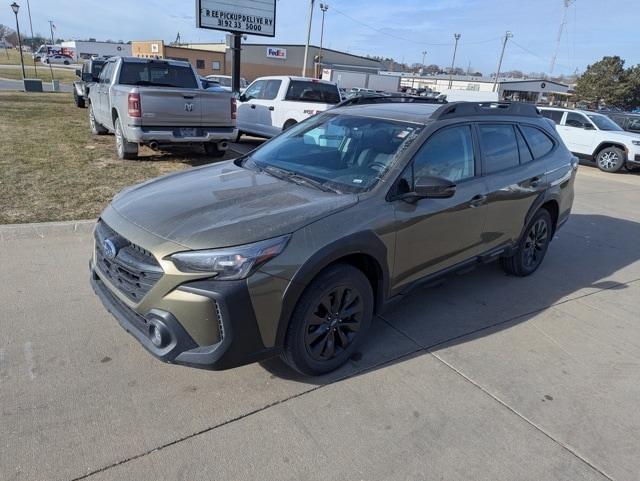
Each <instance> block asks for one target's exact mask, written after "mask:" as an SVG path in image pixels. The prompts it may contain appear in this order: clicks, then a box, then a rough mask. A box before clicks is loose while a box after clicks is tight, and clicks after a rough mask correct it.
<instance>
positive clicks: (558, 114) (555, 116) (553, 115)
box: [542, 110, 564, 125]
mask: <svg viewBox="0 0 640 481" xmlns="http://www.w3.org/2000/svg"><path fill="white" fill-rule="evenodd" d="M563 115H564V112H563V111H562V110H543V111H542V116H543V117H546V118H548V119H551V120H553V121H554V122H555V123H556V125H558V124H560V121H561V120H562V116H563Z"/></svg>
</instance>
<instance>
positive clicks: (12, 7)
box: [11, 2, 27, 80]
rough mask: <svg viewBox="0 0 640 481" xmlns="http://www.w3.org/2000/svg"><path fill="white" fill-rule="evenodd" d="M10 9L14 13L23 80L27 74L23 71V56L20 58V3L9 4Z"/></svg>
mask: <svg viewBox="0 0 640 481" xmlns="http://www.w3.org/2000/svg"><path fill="white" fill-rule="evenodd" d="M11 10H13V13H15V14H16V31H17V32H18V47H19V48H20V65H22V80H24V79H25V78H26V77H27V75H26V74H25V73H24V58H22V39H21V38H20V23H19V22H18V10H20V5H18V4H17V3H16V2H13V3H12V4H11Z"/></svg>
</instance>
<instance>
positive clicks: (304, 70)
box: [302, 0, 315, 77]
mask: <svg viewBox="0 0 640 481" xmlns="http://www.w3.org/2000/svg"><path fill="white" fill-rule="evenodd" d="M314 3H315V0H310V3H309V26H308V27H307V43H306V45H305V47H304V61H303V62H304V63H303V64H302V76H303V77H306V76H307V59H308V58H309V42H310V41H311V22H312V20H313V5H314Z"/></svg>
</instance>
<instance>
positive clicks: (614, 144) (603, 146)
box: [593, 142, 627, 157]
mask: <svg viewBox="0 0 640 481" xmlns="http://www.w3.org/2000/svg"><path fill="white" fill-rule="evenodd" d="M609 147H615V148H616V149H620V150H622V151H623V152H624V154H625V156H626V155H627V148H626V147H625V146H624V145H623V144H619V143H617V142H602V143H600V144H599V145H598V146H597V147H596V150H595V151H594V154H593V156H594V157H597V156H598V154H599V153H600V152H602V151H603V150H604V149H608V148H609Z"/></svg>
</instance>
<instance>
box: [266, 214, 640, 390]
mask: <svg viewBox="0 0 640 481" xmlns="http://www.w3.org/2000/svg"><path fill="white" fill-rule="evenodd" d="M638 239H640V223H637V222H633V221H629V220H624V219H618V218H613V217H609V216H604V215H583V214H573V215H572V216H571V218H570V219H569V221H568V222H567V224H566V225H565V226H564V227H563V228H562V229H561V230H560V231H559V232H557V233H556V236H555V238H554V240H553V242H552V244H551V246H550V248H549V250H548V252H547V256H546V258H545V260H544V262H543V264H542V266H541V267H540V269H539V270H538V271H537V272H536V273H534V274H533V275H531V276H529V277H524V278H518V277H512V276H508V275H506V274H504V273H503V272H502V270H501V269H500V267H499V265H498V263H492V264H487V265H481V266H479V267H478V268H477V269H475V270H473V271H471V272H469V273H467V274H461V275H452V276H450V277H448V278H445V279H443V280H442V282H441V283H440V284H438V285H436V286H419V287H416V288H415V289H413V290H412V291H410V292H409V293H407V294H405V295H403V296H400V297H398V298H396V299H395V300H394V301H393V302H392V303H391V304H390V305H388V306H387V307H386V308H385V309H384V310H383V312H382V313H380V315H379V316H378V317H376V319H375V320H374V325H373V328H372V332H371V333H370V334H369V336H368V337H367V339H366V341H365V342H364V344H363V345H362V347H361V348H360V350H359V352H358V353H357V354H356V355H355V356H353V357H352V359H351V361H350V362H349V363H348V364H347V365H345V366H343V367H342V368H340V369H338V370H337V371H335V372H334V373H331V374H328V375H326V376H323V377H319V378H310V377H306V376H302V375H299V374H298V373H296V372H294V371H293V370H292V369H290V368H289V367H288V366H286V365H285V364H284V363H283V362H282V361H280V360H279V359H270V360H268V361H265V362H263V363H261V364H262V366H263V367H264V368H265V369H266V370H268V371H269V372H271V373H272V374H274V375H276V376H279V377H281V378H286V379H290V380H295V381H300V382H305V383H313V384H318V385H322V384H327V383H331V382H335V381H337V380H341V379H344V378H348V377H352V376H354V375H358V374H360V373H363V372H367V371H371V370H375V369H381V368H384V367H385V366H388V365H390V364H394V363H397V362H403V361H405V360H407V359H410V358H412V357H415V356H418V355H422V354H426V353H429V352H434V351H437V350H438V349H440V348H442V347H444V346H447V347H448V346H452V345H455V344H459V343H466V342H469V341H472V340H474V339H477V338H480V337H484V336H488V335H492V334H494V333H496V332H499V331H501V330H504V329H509V328H511V327H513V326H514V325H517V324H520V323H526V322H527V321H529V320H530V319H531V318H532V317H534V316H536V315H537V314H539V313H540V312H541V311H543V310H545V309H547V308H549V307H551V306H553V305H557V304H560V303H563V302H566V301H568V300H571V299H575V298H579V297H582V296H585V295H588V294H590V293H594V292H597V291H601V290H605V289H611V290H622V289H626V288H627V287H628V286H627V284H626V282H630V281H632V280H636V279H639V278H640V264H637V263H638V261H639V260H640V249H639V248H638V246H637V244H636V243H635V242H630V240H638ZM634 264H636V265H634ZM614 274H615V275H616V279H615V280H614V279H609V277H611V276H613V275H614Z"/></svg>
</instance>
